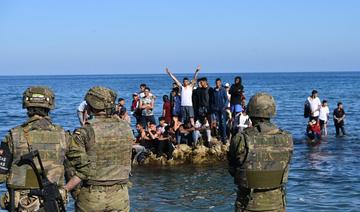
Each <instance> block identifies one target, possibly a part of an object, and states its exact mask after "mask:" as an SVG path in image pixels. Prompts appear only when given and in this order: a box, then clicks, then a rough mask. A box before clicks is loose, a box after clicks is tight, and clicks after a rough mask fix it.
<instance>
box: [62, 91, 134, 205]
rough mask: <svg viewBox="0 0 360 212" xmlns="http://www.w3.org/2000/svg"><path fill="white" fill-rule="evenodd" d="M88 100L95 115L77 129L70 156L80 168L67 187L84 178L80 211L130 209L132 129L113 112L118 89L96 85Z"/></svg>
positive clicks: (79, 199)
mask: <svg viewBox="0 0 360 212" xmlns="http://www.w3.org/2000/svg"><path fill="white" fill-rule="evenodd" d="M85 100H86V102H87V104H88V106H89V107H90V111H91V113H92V115H94V118H93V119H92V120H90V121H88V122H86V124H85V125H84V126H83V127H81V128H78V129H76V130H75V131H74V134H73V139H72V141H71V143H70V146H69V153H68V154H67V157H68V159H69V161H70V163H71V164H72V166H73V167H74V168H75V169H76V172H75V176H74V177H73V178H72V179H71V180H70V181H69V182H68V183H67V185H66V186H65V189H66V190H68V191H70V190H71V189H73V187H74V186H75V185H77V184H79V183H80V182H82V187H81V190H80V193H79V195H78V197H77V200H76V211H129V210H130V204H129V195H128V187H127V185H128V181H129V173H130V170H131V141H132V139H133V134H132V130H131V128H130V125H129V123H128V122H126V121H124V120H121V119H119V117H117V116H112V115H111V114H112V112H113V109H114V107H115V100H116V93H115V92H114V91H112V90H110V89H108V88H104V87H93V88H91V89H90V90H89V91H88V92H87V94H86V96H85Z"/></svg>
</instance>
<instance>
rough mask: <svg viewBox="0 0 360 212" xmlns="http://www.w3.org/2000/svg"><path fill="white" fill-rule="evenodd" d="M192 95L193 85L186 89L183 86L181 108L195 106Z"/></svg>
mask: <svg viewBox="0 0 360 212" xmlns="http://www.w3.org/2000/svg"><path fill="white" fill-rule="evenodd" d="M192 93H193V87H192V86H191V85H188V86H186V87H184V86H181V106H190V107H192V106H193V104H192Z"/></svg>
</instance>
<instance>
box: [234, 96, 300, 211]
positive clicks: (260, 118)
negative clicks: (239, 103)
mask: <svg viewBox="0 0 360 212" xmlns="http://www.w3.org/2000/svg"><path fill="white" fill-rule="evenodd" d="M247 110H248V111H247V112H248V114H249V116H250V118H251V120H252V123H253V124H254V126H253V127H252V128H247V129H245V130H244V132H242V133H238V134H236V135H235V136H234V137H233V138H232V140H231V144H230V149H229V153H228V159H229V172H230V174H231V175H232V176H233V177H234V182H235V184H236V185H237V186H238V192H237V199H236V203H235V211H285V207H286V203H285V183H286V182H287V178H288V171H289V163H290V159H291V156H292V151H293V141H292V136H291V134H290V133H288V132H285V131H283V130H280V129H279V128H277V127H276V126H275V125H274V124H272V123H271V122H270V118H271V117H273V116H274V115H275V101H274V99H273V97H272V96H270V95H268V94H266V93H258V94H256V95H255V96H253V97H252V98H251V99H250V101H249V104H248V107H247Z"/></svg>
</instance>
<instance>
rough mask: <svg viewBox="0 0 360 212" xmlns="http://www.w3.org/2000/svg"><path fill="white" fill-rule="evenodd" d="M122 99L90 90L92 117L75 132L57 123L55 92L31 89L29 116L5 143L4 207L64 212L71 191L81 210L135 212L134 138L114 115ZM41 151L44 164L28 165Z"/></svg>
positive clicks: (26, 99)
mask: <svg viewBox="0 0 360 212" xmlns="http://www.w3.org/2000/svg"><path fill="white" fill-rule="evenodd" d="M116 97H117V95H116V93H115V92H114V91H113V90H111V89H108V88H105V87H99V86H97V87H93V88H91V89H89V91H88V92H87V93H86V95H85V101H86V107H87V113H88V115H89V116H92V119H90V120H86V122H85V123H84V124H83V126H82V127H80V128H77V129H75V131H74V132H73V133H70V132H67V131H65V130H64V129H63V128H62V127H61V126H59V125H55V124H53V123H52V121H51V118H50V116H49V112H50V110H52V109H54V107H55V95H54V93H53V92H52V91H51V90H50V89H49V88H47V87H40V86H35V87H30V88H28V89H27V90H26V91H25V92H24V94H23V107H24V108H26V109H27V115H28V117H29V118H28V120H27V121H26V122H25V123H23V124H22V125H19V126H17V127H15V128H12V129H11V130H10V131H9V133H8V134H7V135H6V137H5V139H4V140H3V142H2V144H1V149H0V160H1V163H0V182H1V183H4V182H6V187H7V189H8V192H6V193H4V195H3V196H2V198H1V201H0V202H1V207H2V208H3V209H7V210H9V211H44V210H45V211H51V212H52V211H55V212H56V211H64V209H65V206H64V204H66V202H67V200H68V198H67V193H68V192H71V194H72V196H73V198H74V200H75V210H76V211H129V210H130V205H129V195H128V182H129V174H130V170H131V153H132V150H131V149H132V146H131V142H132V140H133V134H132V130H131V128H130V125H129V123H128V122H127V121H124V120H123V119H121V118H120V117H119V116H116V115H113V110H114V108H115V100H116ZM80 109H81V108H80ZM37 153H39V155H40V158H41V161H42V163H40V159H39V163H38V162H37V161H35V163H33V164H32V165H33V166H29V165H27V164H29V162H31V161H34V156H36V155H37ZM22 163H24V164H22ZM40 168H41V169H40ZM39 169H40V171H39ZM64 177H65V178H66V182H67V183H66V184H64V182H65V180H64Z"/></svg>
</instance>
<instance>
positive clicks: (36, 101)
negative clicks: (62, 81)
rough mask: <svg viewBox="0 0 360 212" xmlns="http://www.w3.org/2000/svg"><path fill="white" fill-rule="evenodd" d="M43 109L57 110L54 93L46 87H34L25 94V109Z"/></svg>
mask: <svg viewBox="0 0 360 212" xmlns="http://www.w3.org/2000/svg"><path fill="white" fill-rule="evenodd" d="M29 107H41V108H48V109H50V110H52V109H54V108H55V95H54V92H53V91H52V90H51V89H50V88H48V87H45V86H32V87H29V88H28V89H26V90H25V91H24V93H23V108H29Z"/></svg>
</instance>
